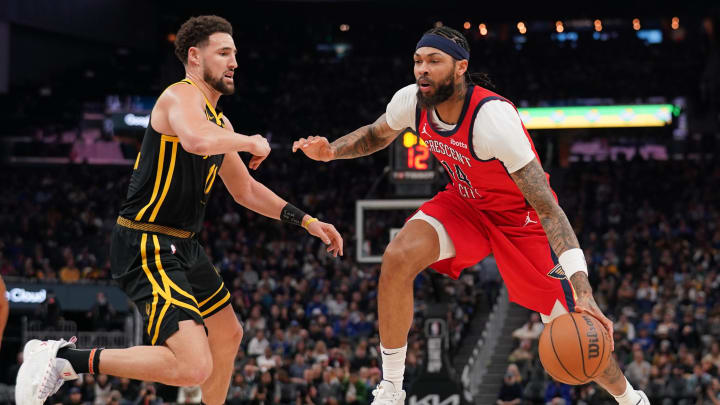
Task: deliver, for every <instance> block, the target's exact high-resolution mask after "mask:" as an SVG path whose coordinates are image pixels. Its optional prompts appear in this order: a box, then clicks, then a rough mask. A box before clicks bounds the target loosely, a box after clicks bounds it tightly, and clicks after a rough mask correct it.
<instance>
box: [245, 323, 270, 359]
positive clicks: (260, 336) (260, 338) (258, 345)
mask: <svg viewBox="0 0 720 405" xmlns="http://www.w3.org/2000/svg"><path fill="white" fill-rule="evenodd" d="M269 347H270V342H269V341H268V340H267V338H265V331H264V330H263V329H257V331H256V332H255V336H254V337H253V338H252V339H251V340H250V343H249V344H248V347H247V353H248V355H249V356H260V355H262V354H263V353H265V349H267V348H269Z"/></svg>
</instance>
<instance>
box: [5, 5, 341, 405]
mask: <svg viewBox="0 0 720 405" xmlns="http://www.w3.org/2000/svg"><path fill="white" fill-rule="evenodd" d="M175 47H176V54H177V55H178V57H179V58H180V60H181V61H182V62H183V64H184V65H185V71H186V78H185V79H184V80H182V81H180V82H178V83H175V84H174V85H172V86H170V87H169V88H168V89H167V90H166V91H164V92H163V93H162V95H160V97H159V98H158V100H157V103H156V104H155V107H154V108H153V111H152V114H151V119H150V125H149V126H148V129H147V131H146V133H145V138H144V139H143V143H142V148H141V150H140V153H139V154H138V157H137V159H136V162H135V165H134V168H133V173H132V177H131V180H130V186H129V190H128V193H127V198H126V200H125V202H124V203H123V205H122V208H121V210H120V216H119V217H118V219H117V225H116V226H115V229H114V230H113V235H112V242H111V264H112V275H113V278H114V279H115V280H117V282H118V283H119V284H120V285H121V286H122V287H123V289H124V290H125V292H126V293H127V294H128V296H129V297H130V298H132V300H133V301H134V302H135V304H136V305H137V307H138V309H139V310H140V312H141V313H142V315H143V321H144V325H143V326H144V327H143V332H144V338H145V341H146V344H147V345H146V346H136V347H131V348H127V349H105V350H103V349H91V350H76V349H75V347H74V341H70V342H66V341H64V340H59V341H57V340H49V341H39V340H32V341H30V342H28V343H27V344H26V346H25V350H24V352H25V363H24V364H23V365H22V368H21V370H20V372H19V373H18V380H17V389H16V402H17V403H18V404H19V405H24V404H42V403H43V401H45V399H46V398H47V397H48V396H49V395H51V394H52V393H54V392H55V391H57V389H58V388H59V387H60V385H62V382H63V381H65V380H70V379H74V378H77V373H103V374H109V375H113V376H118V377H127V378H131V379H137V380H147V381H155V382H160V383H164V384H168V385H177V386H191V385H200V386H201V387H202V397H203V402H204V403H206V404H212V405H215V404H222V403H224V402H225V398H226V395H227V390H228V386H229V384H230V378H231V374H232V370H233V363H234V359H235V354H236V352H237V350H238V346H239V345H240V340H241V338H242V328H241V326H240V324H239V322H238V320H237V318H236V316H235V314H234V312H233V310H232V307H231V306H230V292H229V291H228V290H227V288H226V287H225V285H224V283H223V281H222V279H221V278H220V276H219V275H218V273H217V271H216V270H215V269H214V267H213V265H212V264H211V263H210V261H209V259H208V257H207V256H206V255H205V252H204V250H203V248H202V246H200V244H199V243H198V240H197V237H196V235H197V233H198V232H199V231H200V230H201V227H202V221H203V217H204V214H205V206H206V203H207V200H208V197H209V194H210V191H211V189H212V186H213V184H214V182H215V179H216V177H217V176H219V177H220V178H221V179H222V181H223V183H224V184H225V186H226V188H227V189H228V191H229V192H230V193H231V194H232V196H233V198H234V199H235V201H237V203H238V204H240V205H243V206H245V207H247V208H249V209H251V210H253V211H255V212H258V213H260V214H263V215H265V216H268V217H271V218H275V219H280V220H282V221H283V222H288V223H292V224H295V225H299V226H302V227H304V228H305V229H306V230H307V231H308V232H309V233H310V234H312V235H314V236H316V237H318V238H320V239H321V240H322V241H323V242H324V243H325V244H326V245H328V248H327V250H328V252H330V253H332V254H333V255H335V256H337V255H338V254H340V255H342V254H343V245H342V244H343V242H342V238H341V237H340V235H339V234H338V232H337V231H336V230H335V228H334V227H333V226H332V225H330V224H327V223H324V222H320V221H318V220H317V219H315V218H313V217H311V216H310V215H308V214H306V213H304V212H302V211H301V210H299V209H298V208H296V207H294V206H292V205H291V204H288V203H287V202H286V201H284V200H283V199H281V198H280V197H278V196H277V195H276V194H275V193H273V192H272V191H270V190H269V189H268V188H266V187H265V186H264V185H262V184H261V183H258V182H257V181H255V180H254V179H253V178H252V177H251V176H250V174H249V173H248V170H247V168H246V167H245V164H244V163H243V161H242V160H241V158H240V156H239V155H238V153H237V152H238V151H245V152H249V153H251V154H252V155H253V157H252V158H251V159H250V163H249V166H250V168H251V169H257V168H258V166H259V165H260V163H261V162H262V161H263V160H264V159H265V158H266V157H267V156H268V154H269V153H270V146H269V144H268V142H267V140H266V139H265V138H263V137H262V136H260V135H253V136H245V135H241V134H238V133H234V132H233V127H232V125H231V124H230V121H229V120H228V118H227V117H225V116H223V114H222V112H220V111H219V110H218V108H217V102H218V99H219V98H220V96H221V95H228V94H232V93H233V91H234V84H233V71H234V70H235V68H236V67H237V62H236V60H235V53H236V49H235V44H234V42H233V39H232V27H231V25H230V24H229V23H228V22H227V21H226V20H225V19H223V18H221V17H217V16H201V17H194V18H191V19H189V20H188V21H187V22H185V23H184V24H183V25H182V27H181V28H180V30H179V31H178V34H177V40H176V43H175ZM205 328H207V334H206V330H205Z"/></svg>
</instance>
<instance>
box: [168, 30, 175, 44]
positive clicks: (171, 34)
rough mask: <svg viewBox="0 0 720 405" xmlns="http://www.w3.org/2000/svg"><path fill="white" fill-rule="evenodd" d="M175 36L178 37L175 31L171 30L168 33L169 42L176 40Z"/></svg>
mask: <svg viewBox="0 0 720 405" xmlns="http://www.w3.org/2000/svg"><path fill="white" fill-rule="evenodd" d="M175 38H177V36H175V34H174V33H172V32H171V33H169V34H167V40H168V42H175Z"/></svg>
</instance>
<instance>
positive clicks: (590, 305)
mask: <svg viewBox="0 0 720 405" xmlns="http://www.w3.org/2000/svg"><path fill="white" fill-rule="evenodd" d="M510 177H512V179H513V180H514V181H515V184H517V186H518V188H519V189H520V191H522V193H523V195H524V196H525V199H526V200H527V201H528V202H529V203H530V205H532V207H533V208H534V209H535V211H536V212H537V214H538V217H539V218H540V223H541V224H542V227H543V229H544V230H545V233H546V234H547V237H548V241H549V242H550V246H551V247H552V249H553V251H554V252H555V255H556V256H557V257H558V258H561V256H563V253H566V252H568V253H569V255H568V256H572V255H573V254H574V253H575V252H577V253H581V252H582V251H579V252H578V250H579V248H580V244H579V243H578V240H577V237H576V236H575V232H574V231H573V229H572V226H571V225H570V221H568V218H567V216H566V215H565V212H564V211H563V210H562V208H560V206H559V205H558V203H557V201H556V200H555V197H554V196H553V194H552V191H551V190H550V185H549V184H548V181H547V177H546V176H545V171H543V169H542V167H541V166H540V163H539V162H538V161H537V159H533V160H531V161H530V163H528V164H527V165H525V167H523V168H522V169H520V170H518V171H515V172H513V173H510ZM575 249H578V250H575ZM561 262H562V258H561ZM571 262H573V263H577V262H578V261H577V260H571ZM567 267H570V266H567ZM563 270H564V271H565V273H566V274H571V276H570V282H571V283H572V285H573V288H574V289H575V294H576V295H577V299H576V306H577V307H578V310H580V311H587V312H589V313H591V314H592V315H593V316H595V317H596V318H598V320H600V321H601V322H602V323H603V324H604V325H605V328H607V330H608V332H609V333H610V338H611V339H612V336H613V324H612V322H611V321H610V320H609V319H607V318H606V317H605V315H603V314H602V312H601V311H600V308H598V306H597V304H596V303H595V299H594V298H593V296H592V287H590V283H589V281H588V277H587V268H586V264H585V262H584V258H583V259H582V263H577V267H576V268H566V269H563ZM578 270H580V271H578Z"/></svg>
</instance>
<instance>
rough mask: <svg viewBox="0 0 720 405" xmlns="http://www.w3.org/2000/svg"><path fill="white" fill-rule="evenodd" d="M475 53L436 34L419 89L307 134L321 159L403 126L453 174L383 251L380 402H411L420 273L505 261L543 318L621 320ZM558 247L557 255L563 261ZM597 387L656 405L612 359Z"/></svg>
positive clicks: (424, 57)
mask: <svg viewBox="0 0 720 405" xmlns="http://www.w3.org/2000/svg"><path fill="white" fill-rule="evenodd" d="M469 55H470V52H469V46H468V43H467V40H466V39H465V38H464V37H463V35H462V34H461V33H459V32H458V31H456V30H453V29H451V28H447V27H440V28H434V29H432V30H430V31H428V32H426V33H425V34H424V35H423V37H422V38H421V39H420V41H419V42H418V44H417V46H416V49H415V54H414V56H413V59H414V64H415V67H414V73H415V78H416V83H415V84H411V85H409V86H407V87H404V88H402V89H400V90H399V91H398V92H397V93H395V95H394V96H393V98H392V100H391V101H390V103H389V104H388V106H387V110H386V113H385V114H383V115H382V116H380V118H378V119H377V121H375V122H374V123H373V124H370V125H367V126H364V127H362V128H359V129H357V130H355V131H353V132H351V133H349V134H347V135H345V136H343V137H341V138H339V139H337V140H336V141H334V142H333V143H329V142H328V140H327V139H326V138H323V137H309V138H307V139H299V140H298V141H296V142H295V143H294V144H293V151H296V150H302V151H303V152H304V153H305V154H306V155H307V156H308V157H310V158H311V159H315V160H320V161H325V162H327V161H330V160H333V159H351V158H356V157H360V156H366V155H369V154H371V153H373V152H376V151H378V150H380V149H383V148H385V147H386V146H388V145H389V144H390V143H391V142H392V141H393V140H394V139H395V138H396V137H397V136H398V135H399V134H400V133H401V132H402V131H403V130H404V129H405V128H407V127H410V128H413V129H415V130H416V132H417V134H418V135H419V136H420V137H421V139H422V140H423V141H424V142H425V143H426V144H427V145H428V148H429V149H430V150H431V151H432V152H433V155H435V158H436V159H438V160H439V161H440V163H441V164H442V165H443V166H444V167H445V170H446V171H447V172H448V174H449V175H450V178H451V183H450V184H448V186H447V187H446V189H445V190H444V191H442V192H440V193H438V194H437V195H436V196H435V197H434V198H433V199H431V200H430V201H428V202H426V203H425V204H423V205H422V206H421V207H420V209H419V210H418V211H417V212H416V213H415V214H414V215H413V216H412V217H411V218H410V219H409V220H408V221H407V223H406V224H405V226H404V227H403V228H402V230H401V231H400V232H399V233H398V235H397V236H396V237H395V239H393V240H392V242H391V243H390V245H389V246H388V247H387V249H386V250H385V254H384V255H383V262H382V268H381V273H380V283H379V289H380V291H379V297H378V312H379V321H380V324H379V327H380V341H381V352H382V364H383V381H382V382H381V383H380V384H379V385H378V387H377V388H376V389H375V390H374V391H373V395H374V396H375V399H374V401H373V404H375V405H380V404H385V405H395V404H402V403H403V402H404V399H405V392H404V391H403V390H402V382H403V373H404V369H405V353H406V349H407V334H408V331H409V330H410V325H411V323H412V316H413V287H412V282H413V280H414V279H415V277H416V276H417V275H418V273H420V272H421V271H423V270H424V269H425V268H426V267H432V268H433V269H435V270H436V271H439V272H441V273H444V274H446V275H448V276H450V277H453V278H457V277H458V276H459V275H460V272H461V270H462V269H464V268H466V267H469V266H471V265H473V264H475V263H477V262H479V261H480V260H482V259H483V258H484V257H485V256H487V255H488V254H490V253H493V254H494V255H495V259H496V260H497V263H498V267H499V269H500V273H501V274H502V276H503V279H504V280H505V283H506V285H507V287H508V291H509V295H510V300H512V301H514V302H517V303H518V304H520V305H523V306H525V307H527V308H529V309H531V310H534V311H538V312H539V313H540V314H541V315H542V317H543V320H544V322H546V323H548V322H550V321H551V320H552V319H553V318H554V317H557V316H559V315H562V314H564V313H567V312H568V311H578V312H587V313H589V314H591V315H593V316H594V317H596V318H598V319H599V320H600V321H601V322H602V323H603V325H604V326H605V328H607V329H608V332H609V333H610V336H613V333H612V332H613V324H612V322H611V321H610V320H609V319H607V318H606V317H605V316H604V315H603V314H602V312H601V311H600V309H599V308H598V306H597V304H596V303H595V300H594V298H593V296H592V289H591V287H590V284H589V283H588V277H587V264H586V262H585V257H584V255H583V252H582V250H581V249H580V247H579V244H578V241H577V238H576V237H575V234H574V232H573V229H572V227H571V226H570V223H569V222H568V219H567V217H566V216H565V213H564V212H563V210H562V209H561V208H560V206H559V205H558V202H557V198H556V196H555V194H554V193H553V191H552V189H551V188H550V185H549V176H548V175H547V174H546V173H545V172H544V171H543V168H542V167H541V166H540V163H539V159H538V156H537V153H536V151H535V148H534V146H533V143H532V139H531V138H530V136H529V135H528V133H527V130H526V129H525V127H524V126H523V124H522V122H521V120H520V117H519V115H518V113H517V110H516V109H515V107H514V106H513V104H512V103H510V102H509V101H508V100H506V99H505V98H503V97H502V96H499V95H497V94H495V93H493V92H491V91H489V90H487V89H485V88H483V87H481V86H478V85H475V84H474V83H473V82H472V79H471V77H470V75H469V74H468V60H469ZM551 248H552V251H554V253H555V254H556V255H557V257H558V258H559V265H556V264H555V263H554V261H553V258H552V252H551ZM595 382H597V383H598V384H600V385H601V386H602V387H603V388H605V389H606V390H607V391H608V392H610V394H612V395H613V396H614V397H615V399H616V400H617V402H618V403H619V404H621V405H639V404H649V401H648V400H647V397H646V396H645V394H644V393H643V392H641V391H636V390H635V389H633V387H632V385H631V384H630V383H629V382H628V381H627V379H626V378H625V377H624V376H623V374H622V372H621V371H620V368H619V367H618V365H617V364H616V363H615V361H614V360H612V361H611V363H610V364H609V365H608V367H607V369H606V370H604V372H603V373H602V374H601V375H600V376H599V377H598V378H596V379H595Z"/></svg>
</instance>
